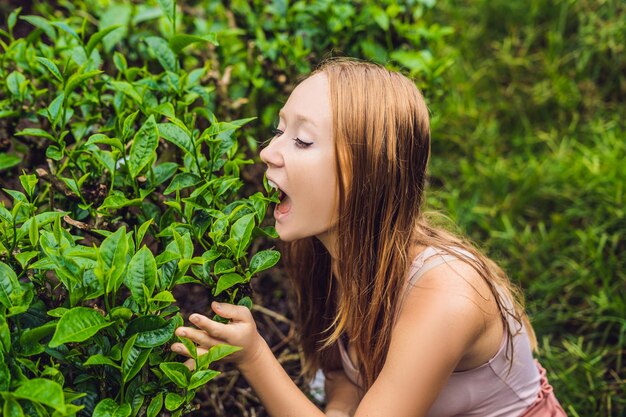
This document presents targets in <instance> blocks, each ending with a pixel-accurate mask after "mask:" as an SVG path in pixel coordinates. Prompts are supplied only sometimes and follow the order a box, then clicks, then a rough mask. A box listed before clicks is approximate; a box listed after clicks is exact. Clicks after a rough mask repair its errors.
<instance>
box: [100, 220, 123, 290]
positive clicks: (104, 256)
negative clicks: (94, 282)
mask: <svg viewBox="0 0 626 417" xmlns="http://www.w3.org/2000/svg"><path fill="white" fill-rule="evenodd" d="M127 252H128V241H127V240H126V230H125V228H123V227H122V228H120V229H118V230H117V231H116V232H115V233H113V234H111V235H110V236H108V237H107V238H106V239H104V240H103V241H102V244H101V245H100V249H99V250H98V260H97V264H96V268H95V269H94V273H95V274H96V277H97V278H98V279H99V280H100V282H102V283H103V286H104V287H105V291H106V293H107V294H109V293H111V292H115V291H117V289H118V288H119V286H120V285H121V284H122V281H121V280H120V278H121V277H122V276H123V275H122V274H123V273H124V270H125V269H126V254H127Z"/></svg>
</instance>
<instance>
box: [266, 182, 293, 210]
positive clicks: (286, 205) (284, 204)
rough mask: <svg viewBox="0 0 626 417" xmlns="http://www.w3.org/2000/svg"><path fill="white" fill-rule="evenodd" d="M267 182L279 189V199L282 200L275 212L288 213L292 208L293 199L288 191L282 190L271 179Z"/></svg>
mask: <svg viewBox="0 0 626 417" xmlns="http://www.w3.org/2000/svg"><path fill="white" fill-rule="evenodd" d="M267 183H268V184H269V186H270V187H272V188H274V189H276V190H277V191H278V199H279V200H280V203H278V204H277V205H276V209H275V210H274V213H275V214H276V212H278V213H280V214H286V213H287V212H288V211H289V210H290V209H291V200H290V199H289V196H288V195H287V193H285V192H284V191H283V190H281V189H280V187H278V185H277V184H276V183H274V182H272V181H271V180H268V181H267Z"/></svg>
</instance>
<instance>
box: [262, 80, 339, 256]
mask: <svg viewBox="0 0 626 417" xmlns="http://www.w3.org/2000/svg"><path fill="white" fill-rule="evenodd" d="M279 117H280V120H279V124H278V128H277V131H276V135H275V136H274V138H273V139H272V140H271V142H270V144H269V145H268V146H267V147H266V148H265V149H263V150H262V151H261V159H262V160H263V162H265V163H266V164H267V172H266V175H267V179H268V180H269V181H270V184H273V185H274V186H275V187H277V188H278V189H279V190H280V191H281V203H280V204H279V205H277V206H276V208H275V209H274V218H275V219H276V232H277V233H278V235H279V236H280V238H281V239H282V240H284V241H293V240H297V239H302V238H305V237H310V236H317V237H318V238H319V239H320V240H321V241H322V243H324V244H325V245H326V246H327V247H328V244H329V243H330V242H329V241H328V239H329V237H328V236H329V232H330V231H331V229H332V228H333V226H334V224H335V222H336V217H337V201H338V199H337V173H336V172H335V151H334V145H333V138H332V112H331V108H330V92H329V86H328V78H327V76H326V75H325V74H324V73H318V74H315V75H313V76H311V77H310V78H307V79H306V80H305V81H303V82H302V83H301V84H299V85H298V86H297V87H296V88H295V90H293V92H292V93H291V95H290V96H289V99H288V100H287V103H286V104H285V106H284V107H283V108H282V110H281V111H280V113H279Z"/></svg>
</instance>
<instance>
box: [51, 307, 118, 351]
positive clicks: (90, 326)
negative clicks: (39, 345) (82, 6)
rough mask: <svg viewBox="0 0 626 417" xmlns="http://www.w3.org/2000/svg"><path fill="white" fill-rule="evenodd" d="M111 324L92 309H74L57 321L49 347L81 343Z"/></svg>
mask: <svg viewBox="0 0 626 417" xmlns="http://www.w3.org/2000/svg"><path fill="white" fill-rule="evenodd" d="M111 324H113V323H110V322H107V321H106V320H105V319H104V317H102V315H101V314H100V313H99V312H97V311H96V310H94V309H92V308H87V307H74V308H72V309H71V310H70V311H68V312H67V313H65V314H64V315H63V317H61V319H60V320H59V323H58V324H57V328H56V331H55V332H54V336H52V340H51V341H50V343H49V346H50V347H51V348H56V347H58V346H60V345H62V344H63V343H68V342H82V341H84V340H87V339H89V338H90V337H92V336H93V335H95V334H96V333H98V331H99V330H100V329H104V328H105V327H108V326H110V325H111Z"/></svg>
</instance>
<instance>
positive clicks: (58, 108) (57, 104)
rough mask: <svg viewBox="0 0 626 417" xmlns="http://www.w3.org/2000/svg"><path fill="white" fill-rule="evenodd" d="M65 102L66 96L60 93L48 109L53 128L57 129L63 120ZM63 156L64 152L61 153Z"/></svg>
mask: <svg viewBox="0 0 626 417" xmlns="http://www.w3.org/2000/svg"><path fill="white" fill-rule="evenodd" d="M63 100H65V94H63V93H60V94H59V95H58V96H56V98H55V99H54V100H52V102H51V103H50V105H49V106H48V109H47V110H48V120H49V121H50V123H52V126H53V127H56V126H57V125H58V124H59V121H60V120H61V116H62V115H63V111H62V109H63ZM52 140H54V141H55V142H56V140H55V139H54V138H53V139H52ZM55 148H56V147H55ZM48 149H50V148H48ZM57 149H58V148H57ZM59 151H60V150H59ZM46 154H47V152H46ZM61 155H63V153H62V152H61ZM59 159H60V158H59Z"/></svg>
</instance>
